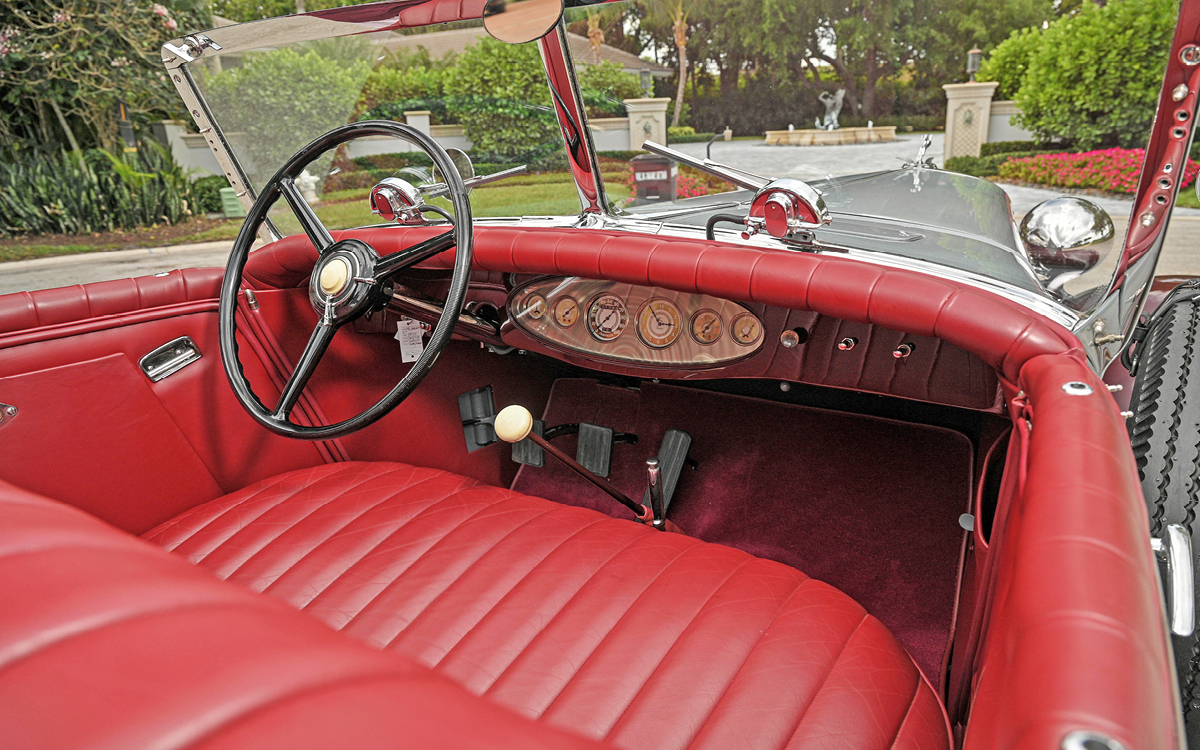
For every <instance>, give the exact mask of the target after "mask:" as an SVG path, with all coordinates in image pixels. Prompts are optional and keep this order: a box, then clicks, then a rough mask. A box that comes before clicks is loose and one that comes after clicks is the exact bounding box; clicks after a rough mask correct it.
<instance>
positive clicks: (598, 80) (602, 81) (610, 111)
mask: <svg viewBox="0 0 1200 750" xmlns="http://www.w3.org/2000/svg"><path fill="white" fill-rule="evenodd" d="M576 73H577V75H578V77H579V87H580V88H581V89H582V91H583V103H584V104H585V105H586V106H587V113H588V117H625V116H626V114H627V113H626V111H625V102H624V100H625V99H636V98H638V97H640V96H641V95H642V85H641V83H640V82H639V81H638V77H637V76H635V75H633V74H631V73H626V72H625V69H624V68H623V67H621V66H620V65H617V64H616V63H614V62H611V61H609V60H605V61H604V62H602V63H600V64H599V65H583V66H580V67H579V68H576Z"/></svg>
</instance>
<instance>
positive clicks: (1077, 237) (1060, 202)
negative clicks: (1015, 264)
mask: <svg viewBox="0 0 1200 750" xmlns="http://www.w3.org/2000/svg"><path fill="white" fill-rule="evenodd" d="M1020 233H1021V241H1022V242H1024V243H1025V252H1026V253H1027V254H1028V255H1029V260H1030V262H1032V263H1033V266H1034V269H1035V271H1036V272H1037V274H1038V276H1039V277H1040V278H1041V279H1042V281H1043V283H1045V284H1046V285H1047V287H1049V288H1051V289H1054V288H1057V287H1060V286H1062V285H1063V284H1064V283H1066V282H1067V281H1069V280H1070V279H1073V278H1075V277H1076V276H1079V275H1081V274H1083V273H1084V272H1086V271H1087V270H1088V269H1090V268H1092V267H1093V266H1095V265H1096V264H1097V263H1099V262H1100V251H1099V250H1098V249H1096V248H1095V247H1094V245H1098V244H1100V243H1102V242H1107V241H1109V240H1111V239H1112V238H1113V235H1114V234H1116V230H1115V229H1114V227H1113V223H1112V218H1111V217H1109V215H1108V212H1107V211H1105V210H1104V209H1103V208H1100V207H1099V206H1097V205H1096V204H1095V203H1092V202H1091V201H1089V200H1085V199H1083V198H1078V197H1076V196H1073V195H1065V196H1062V197H1059V198H1051V199H1050V200H1048V201H1042V202H1041V203H1039V204H1037V205H1036V206H1034V207H1033V209H1032V210H1030V212H1029V213H1027V214H1026V215H1025V218H1024V219H1023V220H1022V221H1021V228H1020Z"/></svg>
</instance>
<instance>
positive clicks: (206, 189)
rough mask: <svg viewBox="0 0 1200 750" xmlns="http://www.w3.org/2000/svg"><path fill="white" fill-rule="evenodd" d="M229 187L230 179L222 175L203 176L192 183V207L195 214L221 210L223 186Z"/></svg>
mask: <svg viewBox="0 0 1200 750" xmlns="http://www.w3.org/2000/svg"><path fill="white" fill-rule="evenodd" d="M227 187H229V180H227V179H225V178H224V177H222V176H221V175H210V176H209V177H201V178H200V179H198V180H196V181H195V182H193V183H192V187H191V197H190V201H191V209H192V213H195V214H211V213H217V212H218V211H220V210H221V208H222V206H221V188H227Z"/></svg>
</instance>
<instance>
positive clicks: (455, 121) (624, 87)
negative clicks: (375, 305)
mask: <svg viewBox="0 0 1200 750" xmlns="http://www.w3.org/2000/svg"><path fill="white" fill-rule="evenodd" d="M196 67H197V68H198V70H195V71H194V72H193V75H194V78H195V79H196V81H197V84H198V86H199V89H200V91H201V93H202V95H203V96H204V99H205V101H206V102H207V104H208V106H209V108H210V110H211V111H212V113H213V116H214V119H215V120H216V121H217V122H218V123H219V124H220V126H221V128H222V130H223V131H224V134H225V136H226V138H227V140H228V142H229V144H230V147H231V149H232V151H233V154H234V156H235V157H236V158H237V160H238V162H239V164H240V165H241V167H242V169H243V170H244V172H245V174H246V177H247V178H248V180H249V182H250V184H251V186H252V187H253V188H254V189H255V191H256V192H257V191H261V190H262V188H263V186H264V185H265V184H266V182H267V180H269V179H270V177H271V176H272V175H273V174H274V173H275V171H276V170H277V169H279V167H281V166H282V165H283V164H284V163H285V162H286V161H287V159H288V158H289V157H290V156H291V155H292V154H294V153H295V152H296V151H298V150H299V149H300V148H302V147H303V146H305V145H306V144H307V143H309V142H310V141H312V140H313V139H315V138H316V137H318V136H320V135H321V134H323V133H325V132H327V131H329V130H331V129H333V128H336V127H338V126H340V125H345V124H347V123H351V122H355V121H362V120H391V121H395V122H400V123H405V124H407V125H410V126H412V127H414V128H416V129H418V130H420V131H422V132H424V133H426V134H428V135H430V136H432V137H433V138H434V139H435V140H436V141H437V142H438V143H439V144H440V145H442V146H443V147H444V148H447V149H457V150H460V151H462V152H464V153H465V154H466V155H467V156H468V158H469V159H470V161H471V162H472V168H473V171H474V173H475V174H476V175H480V176H483V175H489V174H492V173H496V172H501V171H504V170H511V169H513V168H517V167H524V168H525V172H524V173H522V174H519V175H517V176H515V177H509V178H506V179H505V180H503V181H498V182H496V183H491V184H487V185H483V186H481V187H478V188H476V189H475V190H473V191H472V193H471V206H472V211H473V214H474V215H475V216H477V217H488V216H569V215H575V214H578V213H579V210H580V201H579V197H578V193H577V191H576V189H575V184H574V181H573V178H572V176H571V172H570V170H569V169H568V165H567V161H566V156H565V153H564V148H563V140H562V137H561V136H560V135H559V130H558V124H557V120H556V118H555V115H554V111H553V109H552V108H551V107H550V92H549V89H548V87H547V86H546V84H545V73H544V72H543V67H542V62H541V57H540V55H539V52H538V46H537V43H536V42H531V43H528V44H518V45H512V44H506V43H503V42H499V41H497V40H495V39H492V38H491V37H490V36H488V35H487V33H486V32H485V31H484V29H483V27H482V24H481V23H480V22H479V21H467V22H457V23H453V24H442V25H437V26H429V27H423V28H419V29H413V30H405V31H404V32H378V33H372V34H365V35H359V36H345V37H339V38H332V39H324V40H319V41H310V42H303V43H296V44H273V45H271V46H268V47H262V48H258V49H250V50H239V51H236V52H222V53H219V54H213V55H210V56H206V57H205V59H204V61H203V62H202V63H201V64H199V65H198V66H196ZM581 78H583V80H584V81H586V82H587V84H588V85H587V88H585V89H584V98H585V101H586V102H587V104H588V114H589V116H590V117H592V118H594V119H595V121H597V122H599V123H601V124H602V125H603V123H604V122H605V119H606V118H616V119H620V118H622V117H625V116H626V114H627V113H626V110H625V105H624V103H623V102H622V97H624V98H631V97H636V96H638V92H639V91H640V89H639V84H638V81H637V78H636V77H634V76H633V75H630V74H627V73H625V72H624V71H623V70H621V69H619V68H618V67H617V66H616V65H614V64H612V63H607V64H602V65H600V66H597V69H596V71H595V72H594V73H591V74H585V75H582V76H581ZM598 140H601V142H602V143H601V145H609V144H605V143H603V139H602V138H601V139H598ZM610 140H611V139H610ZM620 145H622V146H623V148H622V149H621V151H627V150H628V149H627V146H628V144H627V143H623V144H620ZM627 159H628V156H627V155H626V154H624V153H616V154H611V155H602V156H601V167H602V170H605V171H604V177H605V182H606V185H605V186H606V189H607V193H608V196H609V199H610V200H615V201H618V202H623V201H624V200H625V199H626V197H627V196H628V194H629V188H628V187H627V186H626V184H625V177H626V170H627V163H626V161H625V160H627ZM308 173H309V174H308V177H307V178H302V180H307V182H308V184H309V185H310V190H309V193H308V197H309V199H310V202H313V203H315V204H316V205H317V213H318V215H319V216H320V217H321V219H322V220H323V221H324V222H325V224H326V226H328V227H329V228H331V229H343V228H350V227H356V226H363V225H367V224H373V223H377V222H378V221H379V219H378V217H374V216H372V214H371V212H370V209H369V206H368V203H367V201H366V200H365V198H366V196H367V194H368V193H369V191H370V189H371V187H372V186H373V185H375V184H377V183H378V182H379V181H380V180H381V179H383V178H386V177H400V178H401V179H404V180H406V181H408V182H410V183H412V184H414V185H417V186H421V185H428V184H433V183H436V182H440V180H439V178H438V176H437V175H436V174H434V173H433V170H432V161H431V160H430V158H429V157H428V155H426V154H425V153H424V152H422V151H421V150H420V149H419V148H418V147H416V146H414V145H413V144H411V143H409V142H407V141H405V140H402V139H398V138H394V137H389V136H373V137H366V138H359V139H356V140H353V141H351V142H349V143H347V144H345V145H343V146H341V147H339V148H338V149H336V151H334V152H329V153H326V154H325V155H324V156H323V157H321V158H320V159H318V160H317V161H315V162H314V163H313V164H312V165H310V167H309V169H308ZM464 176H469V175H464ZM301 187H302V188H303V187H304V185H303V184H302V185H301ZM314 199H315V200H314ZM429 202H431V203H433V204H435V205H441V206H443V207H446V208H448V207H449V203H448V202H446V201H445V199H440V198H434V199H431V200H430V201H429ZM272 219H273V220H274V221H275V222H276V224H277V226H278V228H279V230H280V231H281V232H283V233H284V234H290V233H294V232H297V231H299V225H298V224H297V223H296V220H295V218H294V217H293V216H292V215H291V213H290V211H288V210H287V208H286V206H285V205H283V204H280V205H277V206H276V208H275V210H274V211H273V213H272Z"/></svg>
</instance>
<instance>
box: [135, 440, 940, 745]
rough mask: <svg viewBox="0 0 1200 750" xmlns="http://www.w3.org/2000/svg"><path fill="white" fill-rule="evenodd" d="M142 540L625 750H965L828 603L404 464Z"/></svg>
mask: <svg viewBox="0 0 1200 750" xmlns="http://www.w3.org/2000/svg"><path fill="white" fill-rule="evenodd" d="M147 538H148V539H150V540H151V541H154V542H156V543H158V544H161V545H163V546H164V547H165V548H167V549H169V550H172V551H174V552H175V553H176V554H180V555H183V556H184V557H186V558H187V559H189V560H191V561H192V562H195V563H197V564H198V565H200V566H201V567H205V568H208V569H209V570H211V571H213V572H214V573H215V574H216V575H218V576H219V577H222V578H226V579H227V580H230V581H233V582H236V583H239V584H242V585H243V586H246V587H249V588H251V589H253V590H256V591H264V592H265V593H267V594H270V595H272V596H276V597H279V598H281V599H283V600H284V601H287V602H288V603H290V604H292V605H293V606H296V607H299V608H302V609H303V610H304V611H305V612H307V613H309V614H311V615H314V616H316V617H317V618H319V619H321V620H323V621H325V622H327V623H328V624H330V625H332V626H333V627H335V628H338V629H340V630H342V631H343V632H345V633H347V634H349V635H352V636H355V637H357V638H359V639H361V640H363V641H366V642H367V643H370V644H372V645H375V646H378V647H380V648H384V649H387V650H389V651H398V652H400V653H402V654H405V655H407V656H410V657H412V658H415V659H416V660H417V661H419V662H421V663H422V664H426V665H428V666H431V667H434V668H435V669H436V670H437V671H439V672H441V673H443V674H445V675H447V676H449V677H451V678H452V679H454V680H455V681H456V682H458V683H460V684H462V685H464V686H466V687H467V688H468V689H469V690H471V691H472V692H474V693H477V694H481V695H484V696H486V697H488V698H490V699H493V700H495V701H497V702H499V703H501V704H503V705H506V706H509V707H510V708H513V709H515V710H516V711H517V712H519V713H522V714H524V715H527V716H531V717H538V718H540V719H542V720H543V721H545V722H546V723H549V724H551V725H554V726H558V727H562V728H565V729H570V730H572V731H576V732H580V733H582V734H584V735H586V736H588V737H592V738H596V739H600V738H607V739H608V740H609V741H611V742H612V743H614V744H616V745H617V746H620V747H625V748H647V749H650V748H655V749H661V750H667V749H669V748H687V747H690V748H702V747H711V748H728V747H744V748H755V747H760V748H782V747H808V746H813V745H819V744H822V743H823V742H826V741H828V740H829V739H830V737H831V736H836V737H837V741H836V744H837V746H838V747H840V748H856V747H863V748H865V747H887V746H889V745H894V746H897V747H914V748H918V747H919V748H926V749H931V748H938V747H942V748H948V747H949V746H950V739H949V731H948V727H947V725H946V722H945V717H944V713H943V711H942V709H941V706H940V704H939V702H938V699H937V697H936V696H935V694H934V691H933V690H932V689H931V688H930V686H929V684H928V682H927V681H926V680H925V679H924V678H923V676H922V675H921V674H920V672H919V671H918V670H917V668H916V667H915V666H914V665H913V663H912V661H911V660H910V659H909V658H908V656H907V655H906V654H905V653H904V652H903V650H902V649H901V648H900V646H899V645H898V644H897V643H896V641H895V639H894V638H893V637H892V636H891V634H889V633H888V632H887V630H886V629H885V628H884V627H883V626H882V625H880V624H879V622H878V621H877V620H876V619H875V618H873V617H871V616H869V615H867V614H866V612H864V611H863V609H862V608H861V607H860V606H859V605H857V604H856V603H854V602H853V601H851V600H850V599H849V598H847V597H846V596H845V595H844V594H842V593H840V592H838V591H837V590H836V589H833V588H831V587H830V586H828V585H826V584H823V583H820V582H818V581H815V580H813V579H810V578H808V577H807V576H805V575H803V574H802V573H799V572H798V571H796V570H794V569H792V568H788V567H786V566H784V565H781V564H779V563H774V562H770V561H765V560H757V559H755V558H753V557H751V556H749V555H747V554H745V553H743V552H739V551H737V550H733V549H731V548H728V547H721V546H718V545H712V544H706V543H704V542H700V541H698V540H696V539H692V538H690V537H686V536H682V535H677V534H664V533H660V532H655V531H653V530H651V529H649V528H648V527H645V526H641V525H639V524H636V523H633V522H629V521H621V520H615V519H612V518H608V517H605V516H602V515H600V514H598V513H596V512H595V511H591V510H588V509H584V508H577V507H571V506H564V505H559V504H557V503H552V502H549V501H546V500H542V499H540V498H532V497H528V496H525V495H520V494H518V493H515V492H512V491H509V490H504V489H498V488H495V487H488V486H486V485H480V484H477V483H475V482H473V481H471V480H467V479H464V478H463V477H459V476H456V475H453V474H448V473H445V472H440V471H434V470H430V469H421V468H416V467H411V466H405V465H401V464H353V463H351V464H336V465H329V466H322V467H318V468H316V469H312V470H306V471H300V472H293V473H291V474H288V475H284V476H281V477H277V478H275V479H273V480H268V481H266V482H262V483H259V484H257V485H255V486H252V487H250V488H247V489H246V490H244V491H242V492H238V493H234V494H233V495H230V496H228V497H226V498H222V499H219V500H215V501H213V502H211V503H208V504H206V505H203V506H201V507H199V508H196V509H194V510H192V511H190V512H188V513H185V514H183V515H182V516H180V517H179V518H177V519H175V520H174V521H171V522H169V523H167V524H164V525H163V526H161V527H159V528H158V529H156V530H155V531H152V532H150V533H149V534H148V535H147Z"/></svg>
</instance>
